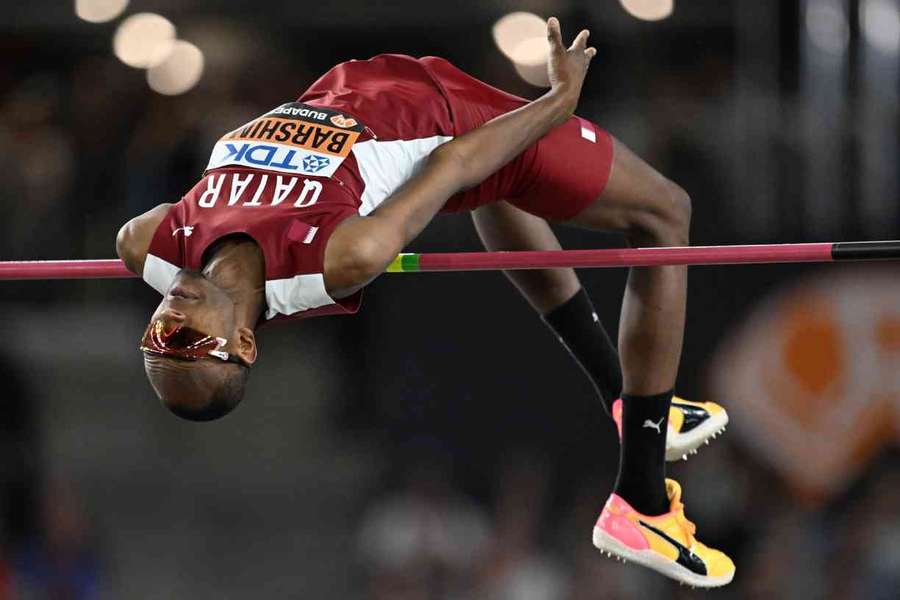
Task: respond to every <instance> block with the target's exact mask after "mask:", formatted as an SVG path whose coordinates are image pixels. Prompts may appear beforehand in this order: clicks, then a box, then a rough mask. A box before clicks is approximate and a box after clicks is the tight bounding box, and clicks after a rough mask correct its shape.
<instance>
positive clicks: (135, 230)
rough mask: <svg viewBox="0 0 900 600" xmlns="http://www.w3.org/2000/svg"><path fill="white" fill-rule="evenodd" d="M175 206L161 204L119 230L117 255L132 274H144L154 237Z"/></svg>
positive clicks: (166, 203) (167, 203)
mask: <svg viewBox="0 0 900 600" xmlns="http://www.w3.org/2000/svg"><path fill="white" fill-rule="evenodd" d="M173 206H175V205H174V204H172V203H169V202H165V203H163V204H159V205H157V206H155V207H153V208H151V209H150V210H148V211H147V212H145V213H143V214H141V215H138V216H136V217H134V218H133V219H131V220H129V221H128V222H127V223H125V224H124V225H122V227H121V228H120V229H119V233H118V234H117V235H116V254H118V256H119V258H120V259H122V262H124V263H125V266H126V267H127V268H128V270H129V271H131V272H132V273H135V274H136V275H140V274H141V273H142V272H143V270H144V261H145V259H146V258H147V252H148V251H149V249H150V243H151V242H152V241H153V236H154V234H155V233H156V230H157V229H158V228H159V224H160V223H162V221H163V219H165V218H166V215H168V214H169V211H171V209H172V207H173Z"/></svg>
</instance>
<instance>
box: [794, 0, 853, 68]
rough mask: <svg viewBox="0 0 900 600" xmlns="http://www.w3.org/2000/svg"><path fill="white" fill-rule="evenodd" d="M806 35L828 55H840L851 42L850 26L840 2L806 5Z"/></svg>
mask: <svg viewBox="0 0 900 600" xmlns="http://www.w3.org/2000/svg"><path fill="white" fill-rule="evenodd" d="M805 24H806V34H807V35H808V36H809V40H810V42H812V44H813V45H814V46H815V47H816V48H818V49H819V50H821V51H822V52H825V53H826V54H834V55H840V54H843V53H844V51H845V50H846V49H847V44H848V43H849V42H850V24H849V23H848V22H847V15H846V14H845V12H844V9H843V7H842V2H841V1H840V0H817V1H816V2H809V1H808V2H807V3H806V15H805Z"/></svg>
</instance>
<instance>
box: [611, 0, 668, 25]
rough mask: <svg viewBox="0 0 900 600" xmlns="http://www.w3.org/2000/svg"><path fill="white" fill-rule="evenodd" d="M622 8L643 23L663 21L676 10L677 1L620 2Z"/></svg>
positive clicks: (633, 0) (620, 0) (627, 0)
mask: <svg viewBox="0 0 900 600" xmlns="http://www.w3.org/2000/svg"><path fill="white" fill-rule="evenodd" d="M619 3H620V4H621V5H622V8H624V9H625V11H626V12H627V13H628V14H629V15H631V16H632V17H634V18H636V19H640V20H642V21H661V20H662V19H665V18H666V17H668V16H669V15H671V14H672V11H674V10H675V0H619Z"/></svg>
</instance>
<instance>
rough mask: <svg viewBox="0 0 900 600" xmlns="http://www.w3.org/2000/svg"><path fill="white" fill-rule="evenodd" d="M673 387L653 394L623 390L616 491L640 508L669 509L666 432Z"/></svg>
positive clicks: (647, 510) (653, 512) (644, 510)
mask: <svg viewBox="0 0 900 600" xmlns="http://www.w3.org/2000/svg"><path fill="white" fill-rule="evenodd" d="M671 402H672V391H668V392H664V393H662V394H654V395H652V396H637V395H633V394H622V446H621V453H620V461H619V476H618V478H617V479H616V486H615V492H616V494H618V495H619V496H620V497H621V498H623V499H624V500H625V501H626V502H628V503H629V504H631V506H632V507H633V508H634V509H635V510H636V511H638V512H640V513H642V514H645V515H660V514H663V513H666V512H668V511H669V499H668V496H667V494H666V433H667V431H668V418H669V406H670V404H671Z"/></svg>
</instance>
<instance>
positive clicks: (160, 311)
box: [141, 236, 263, 421]
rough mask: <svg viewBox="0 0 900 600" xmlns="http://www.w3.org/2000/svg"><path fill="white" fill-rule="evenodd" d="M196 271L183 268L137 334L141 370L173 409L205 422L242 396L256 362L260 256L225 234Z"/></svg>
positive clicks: (245, 243) (228, 409)
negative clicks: (142, 359) (142, 369)
mask: <svg viewBox="0 0 900 600" xmlns="http://www.w3.org/2000/svg"><path fill="white" fill-rule="evenodd" d="M209 254H210V255H211V256H213V258H212V260H210V261H209V262H206V263H205V264H204V266H203V268H202V269H201V270H191V269H181V270H180V271H178V273H177V274H176V275H175V278H174V280H173V282H172V285H171V287H170V288H169V290H168V291H167V292H166V293H165V295H164V296H163V299H162V302H160V303H159V306H158V307H157V309H156V310H155V311H154V313H153V315H152V316H151V317H150V323H149V324H148V327H147V330H146V332H145V334H144V337H143V339H142V341H141V350H142V351H143V354H144V370H145V371H146V373H147V378H148V379H149V381H150V384H151V385H152V386H153V389H154V391H155V392H156V395H157V396H158V397H159V399H160V400H161V401H162V402H163V404H164V405H165V406H166V407H167V408H168V409H169V410H171V411H172V412H173V413H174V414H176V415H178V416H179V417H182V418H184V419H188V420H191V421H211V420H214V419H218V418H220V417H223V416H225V415H226V414H228V413H229V412H231V411H232V410H233V409H234V408H235V407H236V406H237V405H238V404H239V403H240V402H241V399H242V398H243V396H244V387H245V386H246V383H247V379H248V376H249V374H250V367H251V366H252V365H253V363H254V362H255V361H256V357H257V347H256V336H255V335H254V327H255V325H256V323H257V322H258V320H259V318H260V315H261V313H262V304H263V299H262V296H263V294H262V289H261V286H259V285H253V284H252V283H250V282H253V281H259V282H261V281H262V277H263V276H262V269H261V264H262V259H261V256H260V255H259V249H258V247H257V246H256V245H255V244H254V243H252V242H251V241H250V240H247V239H242V238H241V237H239V236H231V237H229V238H225V239H222V240H220V241H219V242H218V243H216V244H214V246H211V247H210V248H209Z"/></svg>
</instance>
